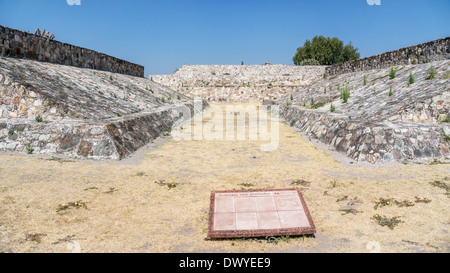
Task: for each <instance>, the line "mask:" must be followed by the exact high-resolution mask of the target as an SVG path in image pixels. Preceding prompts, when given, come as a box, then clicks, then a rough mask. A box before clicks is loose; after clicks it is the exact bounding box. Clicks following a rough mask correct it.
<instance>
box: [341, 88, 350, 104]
mask: <svg viewBox="0 0 450 273" xmlns="http://www.w3.org/2000/svg"><path fill="white" fill-rule="evenodd" d="M348 98H350V88H349V87H348V85H345V86H344V87H343V88H342V89H341V99H342V101H343V102H344V103H347V101H348Z"/></svg>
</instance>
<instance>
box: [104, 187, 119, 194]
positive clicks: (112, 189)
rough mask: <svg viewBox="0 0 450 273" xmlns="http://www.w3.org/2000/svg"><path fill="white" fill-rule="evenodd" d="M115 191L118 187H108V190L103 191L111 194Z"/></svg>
mask: <svg viewBox="0 0 450 273" xmlns="http://www.w3.org/2000/svg"><path fill="white" fill-rule="evenodd" d="M116 191H119V189H118V188H109V190H108V191H105V193H107V194H112V193H114V192H116Z"/></svg>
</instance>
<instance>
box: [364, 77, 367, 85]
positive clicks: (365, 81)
mask: <svg viewBox="0 0 450 273" xmlns="http://www.w3.org/2000/svg"><path fill="white" fill-rule="evenodd" d="M363 85H364V86H365V85H367V75H364V78H363Z"/></svg>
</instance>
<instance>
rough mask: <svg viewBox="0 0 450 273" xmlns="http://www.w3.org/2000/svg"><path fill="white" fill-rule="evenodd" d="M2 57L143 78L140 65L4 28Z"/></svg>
mask: <svg viewBox="0 0 450 273" xmlns="http://www.w3.org/2000/svg"><path fill="white" fill-rule="evenodd" d="M0 55H1V56H8V57H17V58H28V59H34V60H38V61H45V62H51V63H55V64H63V65H70V66H76V67H83V68H92V69H98V70H104V71H110V72H116V73H122V74H127V75H132V76H137V77H144V67H143V66H141V65H137V64H134V63H130V62H127V61H124V60H121V59H118V58H115V57H111V56H108V55H106V54H103V53H99V52H96V51H93V50H90V49H86V48H82V47H78V46H74V45H70V44H66V43H61V42H58V41H56V40H53V39H51V37H45V36H42V35H36V34H31V33H28V32H24V31H20V30H16V29H12V28H8V27H4V26H1V25H0Z"/></svg>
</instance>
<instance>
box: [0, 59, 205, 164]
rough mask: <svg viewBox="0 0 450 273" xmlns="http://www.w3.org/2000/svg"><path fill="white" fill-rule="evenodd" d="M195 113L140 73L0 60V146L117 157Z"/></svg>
mask: <svg viewBox="0 0 450 273" xmlns="http://www.w3.org/2000/svg"><path fill="white" fill-rule="evenodd" d="M207 106H208V105H207V103H206V102H203V104H202V108H206V107H207ZM200 110H201V109H194V102H193V101H192V100H191V99H189V98H187V97H186V96H184V95H182V94H180V93H177V92H176V91H174V90H171V89H170V88H168V87H164V86H161V85H159V84H157V83H155V82H151V81H150V80H148V79H145V78H140V77H133V76H128V75H123V74H117V73H110V72H104V71H97V70H91V69H81V68H76V67H71V66H63V65H56V64H50V63H42V62H37V61H33V60H25V59H16V58H8V57H0V151H6V152H22V153H26V152H30V151H32V152H33V153H38V154H60V155H66V156H71V157H81V158H92V159H122V158H124V157H126V156H128V155H130V154H132V153H133V152H135V151H136V150H137V149H139V148H140V147H142V146H144V145H145V144H147V143H149V142H150V141H151V140H152V139H155V138H157V137H158V136H160V135H161V134H163V133H165V132H167V131H170V130H171V128H172V126H173V125H174V124H175V123H176V122H178V121H179V120H180V119H186V118H188V117H186V113H187V112H188V114H189V115H190V116H192V115H194V114H195V113H196V112H198V111H200Z"/></svg>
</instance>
